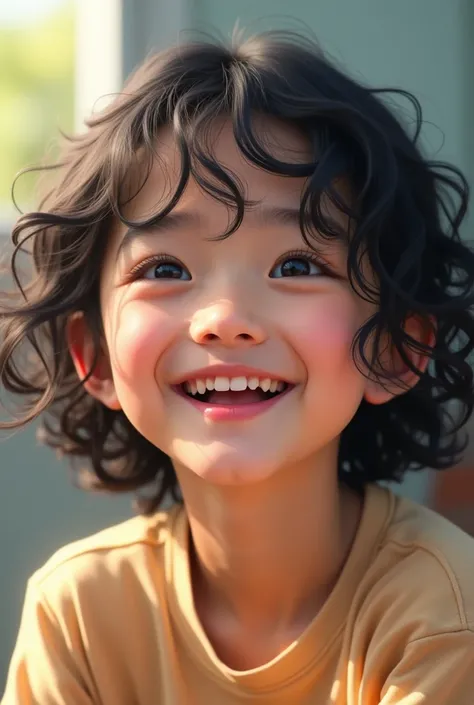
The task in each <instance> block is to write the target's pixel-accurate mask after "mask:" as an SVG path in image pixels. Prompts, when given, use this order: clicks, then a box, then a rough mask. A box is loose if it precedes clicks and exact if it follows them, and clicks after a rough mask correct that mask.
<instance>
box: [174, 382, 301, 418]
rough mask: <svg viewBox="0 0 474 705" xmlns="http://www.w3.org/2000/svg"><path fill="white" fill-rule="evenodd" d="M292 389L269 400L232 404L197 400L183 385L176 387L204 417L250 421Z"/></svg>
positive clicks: (289, 388) (178, 392)
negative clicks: (189, 394) (208, 402)
mask: <svg viewBox="0 0 474 705" xmlns="http://www.w3.org/2000/svg"><path fill="white" fill-rule="evenodd" d="M292 389H294V387H288V389H285V391H284V392H281V394H278V396H276V397H273V398H272V399H268V400H267V401H257V402H254V403H252V404H236V405H235V406H232V405H231V404H207V403H206V402H202V401H197V400H196V399H193V398H192V397H190V396H188V395H187V394H185V392H183V390H182V389H181V387H175V391H176V392H177V394H179V395H180V396H181V397H183V398H184V399H186V401H188V402H189V403H190V404H191V405H192V406H194V408H195V409H198V411H200V412H201V413H202V414H204V418H206V419H209V420H210V421H248V420H249V419H253V418H254V417H255V416H258V415H259V414H263V413H264V412H265V411H268V409H271V408H272V406H275V404H278V402H279V401H280V400H281V399H283V398H284V397H286V396H287V394H289V392H291V391H292Z"/></svg>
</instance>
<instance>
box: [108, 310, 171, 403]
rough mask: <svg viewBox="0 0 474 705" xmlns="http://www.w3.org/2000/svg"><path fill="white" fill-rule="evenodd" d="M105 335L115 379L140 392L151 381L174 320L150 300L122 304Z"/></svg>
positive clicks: (166, 344)
mask: <svg viewBox="0 0 474 705" xmlns="http://www.w3.org/2000/svg"><path fill="white" fill-rule="evenodd" d="M110 323H111V324H110V326H109V333H108V335H107V338H108V342H109V350H110V356H111V362H112V369H113V373H114V378H115V382H116V384H117V385H119V384H122V385H126V386H127V387H128V388H129V389H130V388H132V389H133V388H137V389H139V390H140V393H142V391H143V385H150V384H151V383H153V382H154V378H155V369H156V365H157V363H158V361H159V360H160V357H161V355H162V354H163V353H164V351H165V350H166V349H167V347H168V345H169V341H170V340H171V339H172V338H173V336H174V334H175V331H176V325H177V324H176V320H175V319H173V317H171V316H170V315H168V314H166V313H165V312H163V311H162V310H160V309H158V308H157V307H156V306H153V304H151V303H146V302H142V301H133V302H130V303H129V304H125V305H124V306H123V307H122V308H121V309H120V311H119V312H118V313H117V314H116V316H115V320H112V321H111V322H110Z"/></svg>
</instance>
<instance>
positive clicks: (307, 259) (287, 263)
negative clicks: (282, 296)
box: [270, 252, 324, 279]
mask: <svg viewBox="0 0 474 705" xmlns="http://www.w3.org/2000/svg"><path fill="white" fill-rule="evenodd" d="M322 274H324V267H323V265H322V264H320V263H319V262H318V261H317V259H316V256H313V255H312V254H311V253H309V252H294V253H288V254H287V255H285V256H284V258H282V259H280V261H279V262H278V263H277V264H276V265H275V267H274V268H273V269H272V271H271V272H270V277H271V278H273V279H280V278H282V277H308V276H309V277H314V276H321V275H322Z"/></svg>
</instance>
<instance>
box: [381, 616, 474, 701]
mask: <svg viewBox="0 0 474 705" xmlns="http://www.w3.org/2000/svg"><path fill="white" fill-rule="evenodd" d="M454 703H455V704H456V705H473V703H474V632H473V631H470V630H462V631H458V632H453V633H445V634H438V635H435V636H427V637H424V638H422V639H418V640H416V641H413V642H411V643H409V644H408V646H407V647H406V649H405V653H404V657H403V659H402V660H401V661H400V663H399V664H398V665H397V666H396V667H395V668H394V669H393V671H392V672H391V674H390V676H389V678H388V679H387V681H386V682H385V685H384V688H383V690H382V698H381V701H380V705H454Z"/></svg>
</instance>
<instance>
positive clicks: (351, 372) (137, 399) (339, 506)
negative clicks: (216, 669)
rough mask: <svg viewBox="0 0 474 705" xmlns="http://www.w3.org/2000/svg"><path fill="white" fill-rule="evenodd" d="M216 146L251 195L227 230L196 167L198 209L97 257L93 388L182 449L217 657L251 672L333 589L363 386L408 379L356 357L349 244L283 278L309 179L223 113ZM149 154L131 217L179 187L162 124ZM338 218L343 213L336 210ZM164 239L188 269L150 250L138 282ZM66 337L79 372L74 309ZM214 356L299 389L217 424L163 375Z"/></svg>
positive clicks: (86, 356)
mask: <svg viewBox="0 0 474 705" xmlns="http://www.w3.org/2000/svg"><path fill="white" fill-rule="evenodd" d="M259 129H260V131H261V134H262V135H264V137H265V139H267V140H268V141H269V142H270V143H271V144H272V145H273V147H272V148H273V150H274V152H275V154H276V156H278V157H280V158H283V159H287V160H288V159H292V160H299V159H305V158H307V156H308V155H307V144H306V141H305V139H304V137H303V136H302V135H301V134H299V133H298V132H297V131H296V130H293V129H290V128H289V127H288V126H282V125H281V124H279V123H277V122H273V121H269V120H267V121H265V122H263V121H262V122H261V123H260V128H259ZM213 150H214V154H215V156H216V158H217V159H218V160H219V162H220V163H221V164H224V165H225V166H227V167H228V168H230V169H231V171H232V173H233V174H236V175H237V176H238V178H239V179H240V181H241V182H242V184H243V185H244V187H245V192H246V197H247V198H248V199H251V200H252V202H255V203H256V205H255V206H254V207H253V208H250V209H248V210H247V212H246V215H245V218H244V222H243V224H242V226H241V227H240V228H239V230H238V231H237V232H236V233H235V234H233V235H232V236H231V237H230V238H228V239H227V240H223V241H220V242H210V241H209V240H207V239H206V238H209V237H212V236H216V235H218V234H220V233H222V232H223V230H225V228H226V227H227V224H228V222H229V212H228V210H227V209H226V207H225V206H223V205H222V204H221V203H219V202H217V201H216V200H214V199H212V198H211V197H210V196H208V195H206V194H204V193H203V192H202V190H200V188H199V187H198V185H197V184H196V183H195V182H193V181H191V182H190V183H189V185H188V187H187V189H186V191H185V193H184V195H183V197H182V199H181V200H180V202H179V204H178V205H177V206H176V209H175V212H176V213H180V214H186V215H187V216H189V222H184V221H183V222H182V223H181V224H180V225H179V227H178V226H177V225H175V227H171V226H170V227H167V226H166V225H163V227H162V228H161V229H160V230H157V231H155V232H148V233H142V234H141V235H140V236H138V237H134V238H133V239H128V240H127V243H126V244H124V234H125V231H126V227H125V226H123V225H122V224H121V223H120V224H117V225H116V226H115V228H114V229H113V231H112V232H111V235H110V245H109V248H108V252H107V255H106V258H105V261H104V264H103V271H102V285H101V309H102V315H103V321H104V329H105V341H104V349H105V352H104V354H103V356H102V359H101V361H100V364H99V366H98V368H97V370H96V371H95V373H94V375H93V376H92V377H91V378H90V379H89V380H88V382H87V383H86V385H87V389H88V391H89V392H90V393H91V394H92V395H94V396H95V397H96V398H98V399H100V400H101V401H102V402H103V403H104V404H106V405H107V406H109V407H111V408H115V409H119V408H122V409H123V411H124V413H125V414H126V415H127V417H128V418H129V420H130V421H131V423H132V424H133V425H134V426H135V427H136V428H137V429H138V430H139V431H140V432H141V433H142V434H143V435H144V436H145V437H146V438H147V439H148V440H149V441H151V442H152V443H153V444H155V445H156V446H157V447H159V448H161V449H162V450H163V451H165V452H166V453H167V454H168V455H169V456H170V457H171V458H172V460H173V463H174V466H175V469H176V472H177V476H178V480H179V483H180V486H181V489H182V493H183V497H184V501H185V506H186V510H187V514H188V517H189V522H190V529H191V536H192V556H191V564H192V565H191V567H192V576H193V589H194V597H195V606H196V610H197V613H198V615H199V618H200V620H201V622H202V624H203V627H204V629H205V631H206V632H207V634H208V636H209V639H210V640H211V642H212V643H213V645H214V648H215V649H216V651H217V653H218V655H219V656H220V657H221V659H223V660H224V661H225V662H226V663H227V664H228V665H230V666H232V667H234V668H237V669H246V668H252V667H255V666H258V665H261V664H262V663H265V662H267V661H268V660H269V659H271V658H273V657H275V656H276V655H277V654H278V653H280V652H281V651H282V650H283V649H284V648H285V647H286V646H287V645H288V644H290V643H291V642H292V641H293V640H294V639H295V638H296V637H297V636H298V635H299V634H300V633H301V632H302V631H303V630H304V628H305V627H306V626H307V625H308V624H309V622H310V621H311V620H312V619H314V617H315V615H316V614H317V613H318V611H319V609H320V608H321V606H322V604H323V603H324V601H325V600H326V598H327V596H328V594H329V593H330V592H331V589H332V588H333V586H334V583H335V581H336V580H337V577H338V575H339V573H340V571H341V568H342V567H343V565H344V562H345V560H346V557H347V554H348V552H349V550H350V547H351V545H352V542H353V539H354V536H355V533H356V531H357V526H358V523H359V519H360V513H361V505H362V500H361V498H360V497H359V496H357V495H355V494H352V493H351V492H349V491H348V490H347V489H344V488H342V487H340V485H339V484H338V480H337V452H338V445H339V438H340V435H341V432H342V431H343V429H344V428H345V427H346V426H347V424H348V423H349V422H350V420H351V418H352V417H353V415H354V414H355V413H356V411H357V408H358V406H359V404H360V403H361V401H362V399H363V398H364V397H365V399H366V400H367V401H369V402H370V403H374V404H382V403H384V402H386V401H388V399H390V398H391V397H392V396H393V394H395V393H400V390H399V389H398V388H397V390H389V389H387V388H382V387H380V386H379V385H378V384H377V383H376V382H374V381H373V380H370V379H367V378H366V377H365V376H363V375H362V374H361V373H360V372H359V371H358V370H357V368H356V366H355V364H354V362H353V359H352V355H351V343H352V340H353V337H354V335H355V333H356V331H357V330H358V328H359V327H360V326H361V325H362V323H363V322H364V321H365V320H367V318H368V317H369V316H370V315H371V313H372V312H373V310H372V308H371V305H370V304H368V303H367V302H365V301H363V300H362V299H361V298H360V297H359V296H358V295H357V294H356V292H354V290H353V289H352V288H351V287H350V285H349V283H348V281H347V278H346V273H345V268H346V249H345V246H344V244H343V242H342V241H341V242H334V243H333V244H331V245H328V244H327V243H326V244H325V245H324V247H321V246H319V247H318V255H317V256H318V257H319V258H320V259H321V264H322V267H321V266H319V265H318V264H317V263H314V264H310V265H309V266H310V274H308V275H305V276H298V277H281V276H278V274H280V273H281V270H280V269H279V265H280V264H281V263H282V261H285V257H286V259H288V257H287V253H291V251H294V250H302V249H307V247H306V245H305V244H304V242H303V241H302V238H301V234H300V231H299V228H298V225H297V224H296V223H287V222H283V221H282V220H281V219H279V218H276V217H274V215H273V216H270V215H269V214H268V209H271V208H272V207H274V208H282V207H286V208H294V209H297V208H298V207H299V203H300V198H301V193H302V189H303V187H304V180H302V179H289V178H284V177H280V176H276V175H272V174H267V173H265V172H263V171H261V170H259V169H257V168H256V167H254V166H253V165H250V164H249V163H247V162H246V161H245V160H244V158H243V157H242V155H241V154H240V152H239V150H238V148H237V146H236V144H235V142H234V140H233V136H232V130H231V127H230V125H229V123H228V122H227V121H226V120H225V119H222V120H219V121H217V120H216V125H215V133H214V143H213ZM157 152H158V153H159V155H160V159H159V161H158V160H157V161H155V163H154V166H153V169H152V171H151V174H150V177H149V179H148V181H147V183H146V185H145V186H144V188H143V189H142V191H141V192H140V193H139V194H138V195H137V196H136V198H135V199H134V200H133V201H132V202H131V203H129V204H128V207H127V211H126V215H127V216H128V217H129V218H132V219H133V218H137V219H139V218H144V217H146V216H147V215H149V214H150V213H152V212H156V209H157V207H159V205H160V204H163V203H164V202H166V200H167V198H168V197H169V194H170V190H172V188H173V186H174V184H175V183H176V179H177V175H178V167H179V158H178V153H177V151H176V148H175V144H174V141H173V137H172V133H171V130H170V129H164V130H163V131H162V132H161V133H160V135H159V136H158V139H157ZM328 207H329V206H328ZM331 216H332V217H333V218H334V219H337V220H338V221H339V222H340V223H341V224H342V225H343V226H346V227H347V223H344V219H343V217H342V215H341V214H340V213H337V212H331ZM163 253H164V254H166V255H168V256H169V257H170V258H172V259H173V261H175V260H177V261H179V262H180V263H182V265H184V268H185V269H183V270H182V271H183V272H189V274H190V275H191V277H192V279H191V280H186V279H183V280H177V279H171V280H170V279H163V278H161V279H157V278H156V277H155V276H154V274H155V267H156V264H157V263H156V262H155V263H153V262H150V263H149V264H148V268H147V269H146V270H145V271H144V272H142V274H141V276H140V278H137V279H135V280H131V279H130V272H131V270H132V269H133V268H134V267H136V265H139V264H140V263H141V262H143V261H144V260H146V259H147V258H149V257H153V256H156V255H160V254H163ZM308 256H311V255H310V252H309V250H308ZM325 266H328V268H329V270H331V274H329V273H328V271H327V270H326V269H324V267H325ZM179 271H181V270H179ZM69 344H70V350H71V354H72V357H73V360H74V362H75V364H76V368H77V371H78V373H79V375H80V376H81V377H84V374H85V372H86V370H87V368H88V363H89V362H90V360H91V355H92V349H91V344H90V337H89V334H88V331H87V328H86V326H85V323H84V320H83V319H82V317H81V315H77V316H75V317H74V318H73V319H72V320H71V325H70V334H69ZM216 363H230V364H246V365H251V366H254V367H258V368H261V369H264V370H268V372H269V376H272V373H273V374H274V375H278V376H280V377H282V378H283V379H286V380H289V381H291V382H292V383H293V384H294V385H295V387H294V389H293V390H292V391H291V393H290V394H288V395H287V396H286V397H285V398H284V399H282V400H281V401H279V402H278V403H277V404H275V405H274V406H273V407H272V408H271V409H269V410H268V411H266V412H265V413H263V414H261V415H260V416H257V417H255V418H253V419H251V420H249V421H245V422H244V421H240V422H229V423H213V422H212V421H209V419H206V418H205V417H204V416H203V414H202V413H201V412H199V411H197V410H196V409H195V408H193V406H192V405H191V404H189V402H188V401H186V400H185V399H183V398H181V397H180V396H178V395H177V394H176V392H175V391H174V390H173V389H172V386H171V385H172V383H173V382H174V381H176V380H177V379H178V378H182V377H183V375H184V376H185V375H186V374H187V373H189V372H190V371H192V370H195V369H197V368H201V367H203V366H207V365H211V364H216ZM417 364H420V361H419V360H418V361H417ZM400 375H401V376H402V375H403V376H404V382H405V384H407V385H410V384H413V383H414V381H415V380H413V379H411V378H410V375H409V373H408V372H406V371H402V372H401V373H400Z"/></svg>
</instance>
